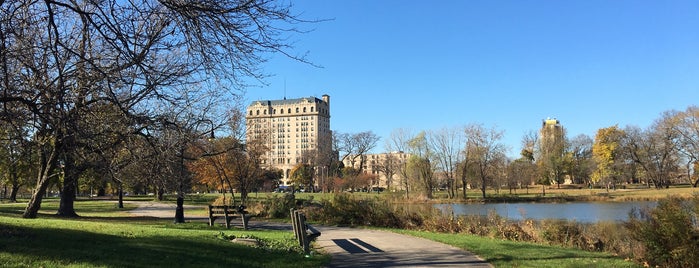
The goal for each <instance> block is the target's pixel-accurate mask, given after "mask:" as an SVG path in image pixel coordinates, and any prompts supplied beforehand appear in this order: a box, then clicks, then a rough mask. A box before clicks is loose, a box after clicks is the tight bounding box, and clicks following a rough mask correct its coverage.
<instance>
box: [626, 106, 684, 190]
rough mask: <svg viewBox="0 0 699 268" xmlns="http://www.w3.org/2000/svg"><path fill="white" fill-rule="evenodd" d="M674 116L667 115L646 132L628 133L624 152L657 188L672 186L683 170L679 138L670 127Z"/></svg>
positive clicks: (637, 129)
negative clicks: (669, 124) (676, 176)
mask: <svg viewBox="0 0 699 268" xmlns="http://www.w3.org/2000/svg"><path fill="white" fill-rule="evenodd" d="M671 117H672V115H671V114H669V113H665V114H664V116H663V118H661V119H659V120H657V121H656V122H655V123H654V124H653V125H652V126H651V127H650V128H648V129H647V130H645V131H642V130H640V129H639V128H637V127H627V128H626V129H624V132H625V133H626V135H625V136H624V138H625V139H624V146H623V147H624V148H625V149H626V150H627V152H628V154H629V156H630V157H631V159H632V160H633V161H634V162H636V163H637V164H639V165H640V166H641V167H642V168H643V170H644V171H645V174H646V176H648V179H649V181H650V182H652V183H653V185H654V186H655V187H656V188H667V187H669V186H670V180H669V178H670V176H671V173H672V172H676V171H677V169H678V166H679V164H678V163H679V152H678V150H677V146H676V144H675V142H676V140H677V136H678V134H677V133H676V132H675V131H674V130H673V129H672V128H671V127H670V126H668V125H667V123H669V122H668V120H667V119H669V118H671Z"/></svg>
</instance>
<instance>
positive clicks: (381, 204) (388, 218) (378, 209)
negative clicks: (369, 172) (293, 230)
mask: <svg viewBox="0 0 699 268" xmlns="http://www.w3.org/2000/svg"><path fill="white" fill-rule="evenodd" d="M306 212H307V216H308V217H309V219H311V220H314V221H319V222H322V223H325V224H334V225H351V226H354V225H368V226H380V227H393V228H402V227H403V226H404V223H405V222H406V220H407V219H408V218H407V217H406V218H404V217H401V216H400V213H399V212H398V211H396V210H394V209H393V208H391V206H390V205H389V204H388V202H387V201H385V200H380V199H378V198H373V199H363V198H358V197H355V196H353V195H351V194H347V193H340V194H336V195H334V196H333V198H332V199H330V200H322V201H321V202H320V204H319V206H317V207H315V208H311V209H306Z"/></svg>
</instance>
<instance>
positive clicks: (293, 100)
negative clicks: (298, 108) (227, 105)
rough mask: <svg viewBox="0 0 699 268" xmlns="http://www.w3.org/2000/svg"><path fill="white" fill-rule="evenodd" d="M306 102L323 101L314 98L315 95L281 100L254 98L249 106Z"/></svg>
mask: <svg viewBox="0 0 699 268" xmlns="http://www.w3.org/2000/svg"><path fill="white" fill-rule="evenodd" d="M306 102H311V103H313V102H315V103H320V102H323V100H321V99H319V98H316V97H313V96H311V97H303V98H296V99H283V100H256V101H253V102H252V103H250V106H253V105H257V104H261V105H267V106H272V105H285V104H298V103H306Z"/></svg>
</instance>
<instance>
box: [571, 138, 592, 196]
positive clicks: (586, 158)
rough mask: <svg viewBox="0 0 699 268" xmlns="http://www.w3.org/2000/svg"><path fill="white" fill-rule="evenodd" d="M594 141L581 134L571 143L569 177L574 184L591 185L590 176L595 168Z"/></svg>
mask: <svg viewBox="0 0 699 268" xmlns="http://www.w3.org/2000/svg"><path fill="white" fill-rule="evenodd" d="M592 144H593V141H592V139H591V138H590V137H589V136H587V135H585V134H580V135H578V136H576V137H575V138H573V139H572V140H571V141H570V149H569V154H570V158H571V159H570V160H571V161H570V166H569V168H568V169H569V170H568V172H566V173H567V174H568V175H570V178H571V180H572V182H573V183H584V182H585V183H588V184H590V183H591V182H590V174H592V170H593V168H594V162H593V160H592Z"/></svg>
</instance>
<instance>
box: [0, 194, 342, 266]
mask: <svg viewBox="0 0 699 268" xmlns="http://www.w3.org/2000/svg"><path fill="white" fill-rule="evenodd" d="M25 205H26V204H24V203H19V204H0V267H223V266H228V267H321V266H322V265H323V264H324V263H327V262H328V261H329V256H323V255H316V256H312V257H310V258H305V257H304V256H303V254H301V253H300V252H299V251H300V247H298V244H297V242H296V240H295V239H294V235H293V233H292V232H289V231H253V230H242V229H225V227H219V226H215V227H209V226H208V225H207V224H206V223H204V222H191V223H185V224H173V223H171V221H170V220H161V219H154V218H148V217H144V218H133V217H128V216H127V215H126V214H125V212H124V210H123V209H118V208H116V205H115V204H114V203H111V202H104V201H78V202H76V203H75V207H76V211H77V212H78V214H80V215H81V216H83V217H81V218H77V219H58V218H56V217H54V216H52V214H53V213H55V211H56V210H55V209H56V206H57V200H46V201H45V202H44V203H43V204H42V211H41V212H40V214H39V218H38V219H22V218H21V213H22V211H23V209H24V206H25ZM131 208H133V207H131ZM127 209H128V208H127ZM231 237H254V238H258V239H260V240H261V241H262V245H261V246H259V247H252V246H246V245H241V244H236V243H231V242H230V241H229V239H226V238H231Z"/></svg>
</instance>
